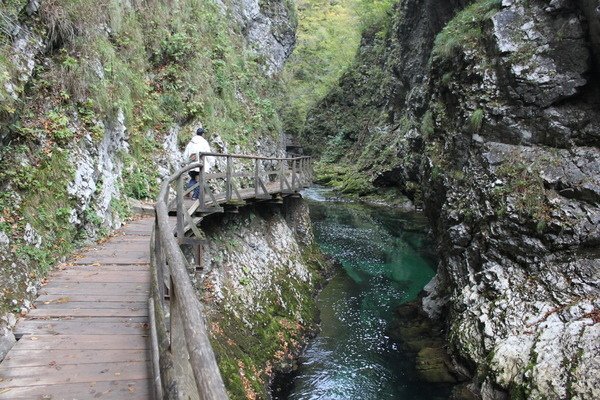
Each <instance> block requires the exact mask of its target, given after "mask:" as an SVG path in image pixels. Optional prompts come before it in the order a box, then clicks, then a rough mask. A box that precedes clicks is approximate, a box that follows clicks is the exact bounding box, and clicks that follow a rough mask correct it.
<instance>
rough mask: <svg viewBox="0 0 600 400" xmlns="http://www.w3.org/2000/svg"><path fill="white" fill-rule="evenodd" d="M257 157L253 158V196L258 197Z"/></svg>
mask: <svg viewBox="0 0 600 400" xmlns="http://www.w3.org/2000/svg"><path fill="white" fill-rule="evenodd" d="M258 185H259V183H258V158H255V159H254V197H258Z"/></svg>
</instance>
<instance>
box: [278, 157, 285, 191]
mask: <svg viewBox="0 0 600 400" xmlns="http://www.w3.org/2000/svg"><path fill="white" fill-rule="evenodd" d="M279 162H280V163H281V165H280V166H279V190H280V191H282V192H283V173H284V172H283V163H284V162H285V161H284V160H283V159H281V160H279Z"/></svg>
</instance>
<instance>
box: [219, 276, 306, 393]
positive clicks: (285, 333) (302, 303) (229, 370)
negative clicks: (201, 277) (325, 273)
mask: <svg viewBox="0 0 600 400" xmlns="http://www.w3.org/2000/svg"><path fill="white" fill-rule="evenodd" d="M274 279H275V281H276V282H279V284H278V288H279V292H280V294H279V296H280V297H281V301H280V300H279V299H278V297H277V296H276V295H275V294H272V293H269V294H264V295H262V296H261V298H260V299H259V300H258V301H259V303H260V304H262V305H263V311H262V312H258V313H253V314H252V315H245V316H244V319H245V320H246V321H247V322H248V323H249V324H251V326H249V325H248V324H247V323H245V322H243V320H242V319H241V318H240V316H239V315H236V314H234V313H233V312H231V311H229V310H221V311H220V312H219V313H218V315H215V316H214V317H213V318H211V322H210V327H211V332H212V340H211V342H212V344H213V348H214V350H215V353H216V354H217V362H218V364H219V368H220V370H221V375H222V376H223V380H224V382H225V387H226V388H227V391H228V392H229V395H230V398H231V399H246V398H250V397H252V395H257V396H258V398H267V393H268V383H269V380H270V377H271V374H272V371H274V370H277V369H281V368H285V366H286V365H288V364H289V363H290V362H292V360H293V358H294V357H295V356H296V355H297V352H298V351H299V350H300V345H301V343H303V342H304V341H305V340H306V339H305V338H304V335H305V334H306V333H307V332H308V331H309V330H312V329H314V327H313V326H312V324H313V323H314V321H315V320H316V312H317V311H316V305H315V302H314V300H313V294H314V293H313V290H312V289H311V287H309V286H308V284H306V283H304V282H300V281H298V280H296V279H294V278H292V279H290V277H289V276H276V277H275V278H274ZM242 308H243V307H242ZM299 321H300V322H299Z"/></svg>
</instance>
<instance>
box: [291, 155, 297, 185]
mask: <svg viewBox="0 0 600 400" xmlns="http://www.w3.org/2000/svg"><path fill="white" fill-rule="evenodd" d="M297 179H298V178H297V177H296V160H292V190H295V189H296V180H297Z"/></svg>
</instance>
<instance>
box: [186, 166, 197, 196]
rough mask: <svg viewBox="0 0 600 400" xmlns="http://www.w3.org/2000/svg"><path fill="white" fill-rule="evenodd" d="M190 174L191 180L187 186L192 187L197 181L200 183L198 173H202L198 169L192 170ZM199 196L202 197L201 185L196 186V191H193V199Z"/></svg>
mask: <svg viewBox="0 0 600 400" xmlns="http://www.w3.org/2000/svg"><path fill="white" fill-rule="evenodd" d="M189 175H190V181H189V182H188V185H187V187H188V188H191V187H192V186H194V185H195V184H196V183H198V175H200V173H199V172H198V171H190V172H189ZM198 198H200V186H198V187H196V188H194V191H193V192H192V199H194V200H196V199H198Z"/></svg>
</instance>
